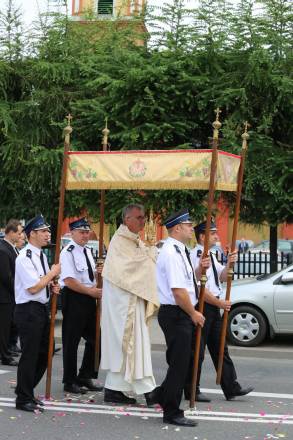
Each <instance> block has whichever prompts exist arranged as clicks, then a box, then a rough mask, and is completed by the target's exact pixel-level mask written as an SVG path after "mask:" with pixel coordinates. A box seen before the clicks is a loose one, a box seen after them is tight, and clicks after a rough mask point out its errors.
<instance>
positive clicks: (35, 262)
mask: <svg viewBox="0 0 293 440" xmlns="http://www.w3.org/2000/svg"><path fill="white" fill-rule="evenodd" d="M41 252H42V250H41V249H39V248H37V247H35V246H33V245H32V244H30V243H28V244H27V245H26V246H25V248H23V249H21V251H20V252H19V255H18V256H17V258H16V260H15V281H14V289H15V302H16V304H24V303H27V302H29V301H37V302H39V303H41V304H46V303H47V302H48V301H49V298H47V291H46V287H44V288H43V289H42V290H40V291H39V292H38V293H35V294H32V293H30V292H29V291H28V289H30V288H31V287H33V286H35V285H36V284H38V282H39V281H40V279H41V278H42V277H43V276H44V275H45V274H44V270H43V266H42V264H41V260H40V255H41ZM29 255H31V258H30V257H29ZM43 255H44V264H45V269H46V273H48V272H49V270H50V269H49V265H48V261H47V257H46V255H45V254H44V253H43Z"/></svg>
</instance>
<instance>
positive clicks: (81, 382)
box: [76, 377, 104, 391]
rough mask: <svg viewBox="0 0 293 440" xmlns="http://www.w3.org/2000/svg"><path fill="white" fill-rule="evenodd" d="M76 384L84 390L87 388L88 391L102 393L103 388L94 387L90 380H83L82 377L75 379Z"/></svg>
mask: <svg viewBox="0 0 293 440" xmlns="http://www.w3.org/2000/svg"><path fill="white" fill-rule="evenodd" d="M76 383H77V384H78V385H79V386H81V387H84V388H87V389H88V390H90V391H103V389H104V387H102V386H100V385H95V384H94V382H93V381H92V379H83V378H82V377H78V378H77V379H76Z"/></svg>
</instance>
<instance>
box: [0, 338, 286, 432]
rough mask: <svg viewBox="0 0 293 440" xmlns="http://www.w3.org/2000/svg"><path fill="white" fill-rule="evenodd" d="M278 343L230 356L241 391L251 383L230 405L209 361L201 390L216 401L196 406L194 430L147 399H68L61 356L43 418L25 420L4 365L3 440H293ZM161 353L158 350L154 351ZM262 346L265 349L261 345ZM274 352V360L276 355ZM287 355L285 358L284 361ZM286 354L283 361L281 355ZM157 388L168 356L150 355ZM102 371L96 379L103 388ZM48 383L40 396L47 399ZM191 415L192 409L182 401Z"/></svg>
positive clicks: (12, 372)
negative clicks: (171, 420)
mask: <svg viewBox="0 0 293 440" xmlns="http://www.w3.org/2000/svg"><path fill="white" fill-rule="evenodd" d="M285 347H286V348H285V349H284V350H283V351H282V345H278V344H276V345H275V347H273V348H271V346H270V350H269V354H268V356H267V357H265V356H264V353H263V351H262V350H261V349H260V350H255V351H254V353H253V355H251V353H250V351H248V352H247V355H245V350H244V353H243V350H242V353H241V356H233V359H234V362H235V366H236V369H237V372H238V378H239V381H240V383H241V384H242V385H243V386H246V385H252V386H254V387H255V390H254V392H253V393H252V394H251V395H249V396H245V397H242V398H238V399H237V400H234V401H230V402H227V401H226V400H225V399H224V397H223V394H222V393H221V390H220V388H219V387H218V386H216V385H215V372H214V369H213V366H212V364H211V361H210V358H209V356H207V357H206V360H205V365H204V370H203V375H202V389H203V391H205V392H206V393H207V394H208V395H209V396H210V397H211V399H212V402H211V403H210V404H203V403H202V404H198V405H197V412H196V413H194V414H193V416H192V417H195V418H196V419H197V420H198V423H199V424H198V427H196V428H176V427H174V426H171V425H169V426H168V425H164V424H163V422H162V414H161V412H160V410H159V408H155V409H148V408H146V407H145V402H144V399H143V398H140V399H139V402H138V404H137V405H135V406H133V407H130V408H126V407H117V406H111V405H105V404H104V403H103V393H97V394H94V393H90V392H89V393H87V394H86V395H83V396H81V397H80V398H79V397H76V396H68V395H67V396H65V395H64V393H63V391H62V384H61V378H62V355H61V353H58V354H57V355H56V356H55V359H54V364H53V379H52V396H53V400H51V401H50V402H47V405H46V411H45V413H43V414H28V413H24V412H22V411H17V410H16V409H15V408H14V390H13V387H14V386H15V379H16V369H15V368H13V367H4V366H3V367H1V366H0V440H7V439H9V440H10V439H12V440H20V439H30V440H39V439H51V440H72V439H79V438H80V439H83V440H90V439H95V440H104V439H105V440H118V439H119V440H120V439H127V440H128V439H129V440H130V439H131V440H135V439H140V440H156V439H168V440H169V439H171V440H172V439H176V440H183V439H188V440H243V439H246V440H248V439H249V440H269V439H276V440H277V439H287V440H289V439H290V440H293V378H292V376H293V373H292V357H291V354H292V348H291V349H290V346H289V348H288V346H287V344H285ZM157 348H159V347H157ZM262 348H265V346H264V347H262ZM274 349H275V355H272V353H273V351H274ZM286 351H288V354H287V355H286ZM281 352H282V354H283V355H282V356H281V355H280V353H281ZM153 365H154V372H155V377H156V379H157V382H158V383H160V382H161V380H162V379H163V377H164V374H165V371H166V364H165V354H164V351H162V350H158V349H156V350H153ZM104 377H105V374H104V372H102V373H101V374H100V377H99V380H100V381H101V382H103V380H104ZM44 388H45V383H44V381H42V383H41V384H40V385H39V387H38V389H37V393H36V394H39V395H41V396H42V394H43V393H44ZM182 404H183V406H185V407H186V409H188V404H187V403H185V402H182Z"/></svg>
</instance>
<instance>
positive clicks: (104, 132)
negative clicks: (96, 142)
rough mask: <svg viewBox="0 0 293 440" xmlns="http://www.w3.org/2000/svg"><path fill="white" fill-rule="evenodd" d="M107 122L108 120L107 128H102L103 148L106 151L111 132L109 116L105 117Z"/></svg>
mask: <svg viewBox="0 0 293 440" xmlns="http://www.w3.org/2000/svg"><path fill="white" fill-rule="evenodd" d="M105 122H106V125H105V128H104V129H103V130H102V133H103V149H104V151H106V150H107V148H108V136H109V133H110V130H109V129H108V118H107V117H106V118H105Z"/></svg>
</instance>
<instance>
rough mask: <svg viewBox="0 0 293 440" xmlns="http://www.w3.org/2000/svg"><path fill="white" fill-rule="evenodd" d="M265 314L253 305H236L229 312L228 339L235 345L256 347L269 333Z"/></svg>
mask: <svg viewBox="0 0 293 440" xmlns="http://www.w3.org/2000/svg"><path fill="white" fill-rule="evenodd" d="M267 329H268V326H267V322H266V320H265V318H264V316H263V314H262V313H261V312H260V311H259V310H257V309H255V308H254V307H252V306H239V307H235V308H234V309H232V310H231V312H230V313H229V320H228V339H229V340H230V342H232V343H233V344H235V345H240V346H242V347H255V346H256V345H258V344H260V343H261V342H262V341H263V340H264V338H265V337H266V334H267Z"/></svg>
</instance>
